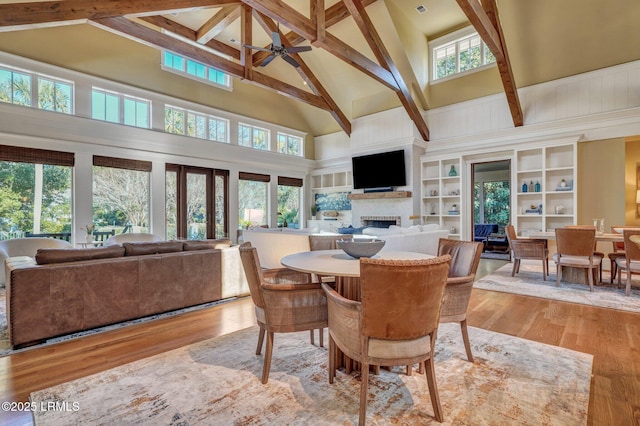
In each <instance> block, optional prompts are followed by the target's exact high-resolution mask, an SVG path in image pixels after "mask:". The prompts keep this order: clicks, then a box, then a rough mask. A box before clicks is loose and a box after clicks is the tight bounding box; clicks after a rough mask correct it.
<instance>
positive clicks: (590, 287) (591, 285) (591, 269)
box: [589, 268, 594, 291]
mask: <svg viewBox="0 0 640 426" xmlns="http://www.w3.org/2000/svg"><path fill="white" fill-rule="evenodd" d="M593 272H594V268H589V291H593Z"/></svg>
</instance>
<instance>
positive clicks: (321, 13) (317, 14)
mask: <svg viewBox="0 0 640 426" xmlns="http://www.w3.org/2000/svg"><path fill="white" fill-rule="evenodd" d="M336 4H342V3H336ZM309 11H310V12H309V14H310V15H311V20H312V21H313V25H315V26H316V40H319V41H324V39H325V35H326V33H327V28H326V15H325V13H326V11H325V10H324V0H309Z"/></svg>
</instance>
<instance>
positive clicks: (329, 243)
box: [309, 234, 353, 251]
mask: <svg viewBox="0 0 640 426" xmlns="http://www.w3.org/2000/svg"><path fill="white" fill-rule="evenodd" d="M351 239H353V235H351V234H340V235H316V234H311V235H309V249H310V250H311V251H314V250H335V249H337V248H339V247H338V240H351Z"/></svg>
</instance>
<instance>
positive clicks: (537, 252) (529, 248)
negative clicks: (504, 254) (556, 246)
mask: <svg viewBox="0 0 640 426" xmlns="http://www.w3.org/2000/svg"><path fill="white" fill-rule="evenodd" d="M504 230H505V233H506V234H507V240H508V241H509V249H510V250H511V258H512V259H513V269H512V270H511V276H512V277H514V276H515V275H516V274H517V273H518V272H520V261H521V260H522V259H531V260H540V261H541V262H542V279H543V280H544V281H546V280H547V276H549V249H548V247H547V240H543V239H528V238H518V236H517V235H516V231H515V229H514V227H513V225H507V226H505V228H504Z"/></svg>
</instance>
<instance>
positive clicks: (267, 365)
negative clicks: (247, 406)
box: [262, 331, 273, 384]
mask: <svg viewBox="0 0 640 426" xmlns="http://www.w3.org/2000/svg"><path fill="white" fill-rule="evenodd" d="M272 353H273V332H272V331H268V332H267V350H266V351H265V354H264V366H263V367H262V383H263V384H265V383H267V382H268V381H269V370H270V369H271V354H272Z"/></svg>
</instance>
